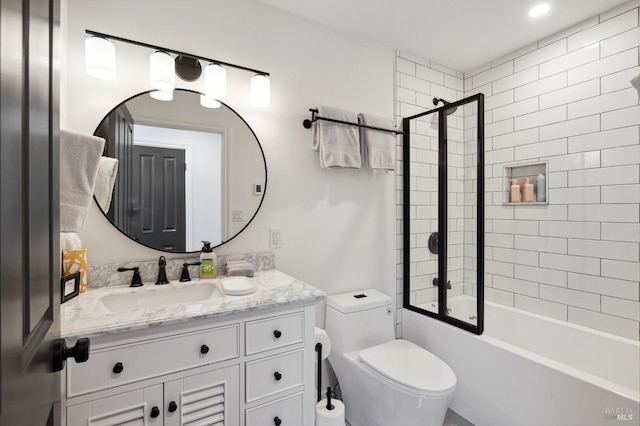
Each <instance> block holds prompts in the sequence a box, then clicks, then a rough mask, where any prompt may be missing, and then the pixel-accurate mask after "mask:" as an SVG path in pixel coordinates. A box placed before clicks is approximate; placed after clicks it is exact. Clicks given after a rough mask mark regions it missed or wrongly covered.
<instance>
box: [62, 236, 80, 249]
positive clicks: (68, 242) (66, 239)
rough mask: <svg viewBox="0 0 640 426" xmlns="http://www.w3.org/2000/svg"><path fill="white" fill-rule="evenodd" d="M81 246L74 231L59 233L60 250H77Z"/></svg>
mask: <svg viewBox="0 0 640 426" xmlns="http://www.w3.org/2000/svg"><path fill="white" fill-rule="evenodd" d="M81 248H82V241H80V237H78V234H76V233H75V232H61V233H60V251H62V250H77V249H81Z"/></svg>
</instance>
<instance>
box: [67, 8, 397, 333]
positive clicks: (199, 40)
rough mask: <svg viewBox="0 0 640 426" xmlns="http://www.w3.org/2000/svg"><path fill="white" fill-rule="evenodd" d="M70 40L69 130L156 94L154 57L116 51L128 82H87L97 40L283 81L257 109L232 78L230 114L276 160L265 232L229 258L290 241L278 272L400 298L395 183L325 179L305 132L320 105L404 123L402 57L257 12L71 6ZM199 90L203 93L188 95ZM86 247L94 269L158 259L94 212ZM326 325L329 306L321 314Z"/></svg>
mask: <svg viewBox="0 0 640 426" xmlns="http://www.w3.org/2000/svg"><path fill="white" fill-rule="evenodd" d="M62 10H63V11H66V12H67V14H66V16H65V15H63V18H62V20H63V22H62V25H63V29H62V34H63V35H65V34H66V37H67V39H66V46H65V48H64V49H63V51H64V52H65V53H66V58H64V59H63V63H62V74H63V75H62V82H63V85H62V91H63V93H64V96H63V103H62V108H61V110H62V111H61V114H62V127H63V128H66V129H70V130H75V131H80V132H85V133H92V132H93V130H94V129H95V127H96V125H97V123H99V122H100V120H101V119H102V117H103V116H104V115H105V114H106V113H107V112H108V111H109V110H110V109H111V108H112V107H113V106H115V105H116V104H118V103H119V102H121V101H122V100H123V99H125V98H128V97H129V96H132V95H133V94H135V93H137V92H141V91H145V90H148V89H149V86H148V83H147V69H148V55H149V53H150V52H149V51H147V50H145V49H141V48H139V47H134V46H129V45H125V44H122V43H116V50H117V55H118V78H117V79H116V80H115V81H101V80H96V79H93V78H91V77H89V76H88V75H87V74H86V73H85V71H84V39H85V34H84V30H85V29H92V30H95V31H100V32H105V33H108V34H113V35H118V36H121V37H126V38H132V39H136V40H139V41H142V42H148V43H152V44H157V45H161V46H166V47H169V48H174V49H177V50H183V51H187V52H193V53H195V54H200V55H203V56H209V57H213V58H216V59H220V60H223V61H227V62H232V63H237V64H240V65H245V66H249V67H255V68H258V69H262V70H265V71H268V72H270V73H271V87H272V104H271V107H269V108H266V109H259V108H253V107H251V106H250V104H249V101H248V97H249V78H250V77H251V74H249V73H245V72H241V71H234V70H229V72H228V79H229V97H228V99H227V103H228V104H229V105H230V106H231V107H232V108H234V109H235V110H236V111H237V112H238V113H239V114H240V115H242V116H243V117H244V118H245V119H246V121H247V122H248V123H249V125H250V126H251V127H252V128H253V130H254V131H255V133H256V135H257V137H258V139H259V140H260V142H261V144H262V146H263V148H264V150H265V155H266V160H267V166H268V183H267V192H266V197H265V201H264V203H263V205H262V208H261V210H260V212H259V213H258V215H257V216H256V218H255V220H254V221H253V222H252V223H251V224H250V225H249V227H248V228H247V230H245V232H243V233H242V234H241V235H240V236H239V237H237V238H235V239H234V240H232V241H230V242H229V243H227V244H225V245H224V246H223V247H221V248H220V249H218V250H216V251H217V252H218V253H241V252H249V251H262V250H268V249H269V245H268V235H269V228H278V229H280V230H281V231H282V237H283V248H281V249H278V250H276V265H277V267H278V269H280V270H282V271H284V272H285V273H288V274H290V275H293V276H295V277H297V278H299V279H302V280H304V281H306V282H308V283H309V284H312V285H314V286H316V287H318V288H320V289H322V290H325V291H326V292H328V293H337V292H341V291H347V290H355V289H358V288H363V287H374V288H378V289H380V290H383V291H385V292H386V293H387V294H390V295H392V294H393V293H394V280H395V262H394V249H395V247H394V242H395V238H394V175H393V173H385V172H372V171H369V170H366V169H363V170H349V169H345V170H322V169H320V167H319V160H318V157H317V153H316V152H314V151H312V150H311V148H310V144H311V139H310V138H311V132H310V131H309V130H306V129H304V128H303V127H302V120H303V119H304V118H307V117H309V112H308V109H309V108H311V107H314V106H316V105H319V104H325V105H331V106H335V107H339V108H343V109H347V110H351V111H354V112H368V113H372V114H376V115H380V116H384V117H392V116H393V60H394V57H393V51H392V50H390V49H388V48H385V47H380V46H378V45H374V44H371V43H369V42H366V41H363V40H359V39H356V38H353V37H346V36H343V35H340V34H337V33H336V32H335V31H332V30H330V29H328V28H325V27H323V26H320V25H317V24H314V23H312V22H308V21H305V20H302V19H300V18H296V17H293V16H291V15H288V14H286V13H284V12H281V11H278V10H276V9H272V8H270V7H268V6H265V5H263V4H259V3H254V2H252V1H245V0H235V1H233V2H229V1H225V0H188V1H169V0H139V1H135V2H131V1H127V0H112V1H108V2H105V1H100V0H67V3H66V4H65V5H64V7H63V9H62ZM178 84H179V86H180V87H186V88H192V89H196V90H197V89H198V88H200V87H201V82H197V83H192V84H189V83H178ZM81 238H82V240H83V243H84V245H85V246H86V247H87V249H88V258H89V261H90V262H93V263H110V262H129V261H134V260H149V259H154V258H157V256H159V255H160V254H161V253H160V252H157V251H154V250H149V249H146V248H144V247H140V246H138V245H136V244H135V243H133V242H132V241H130V240H128V239H127V238H125V237H123V236H122V235H120V233H119V232H117V231H115V230H114V229H112V227H111V225H110V224H109V222H108V221H107V220H106V219H105V218H104V217H103V216H102V214H100V213H99V210H98V209H97V208H95V207H92V210H91V212H90V216H89V218H88V219H87V224H86V228H85V230H84V231H83V232H82V235H81ZM318 310H319V314H318V323H319V324H321V325H322V324H324V320H323V318H324V306H323V305H319V306H318Z"/></svg>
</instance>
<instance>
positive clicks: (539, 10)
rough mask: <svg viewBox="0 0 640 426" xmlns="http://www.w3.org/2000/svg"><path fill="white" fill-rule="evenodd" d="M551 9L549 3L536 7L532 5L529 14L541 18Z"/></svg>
mask: <svg viewBox="0 0 640 426" xmlns="http://www.w3.org/2000/svg"><path fill="white" fill-rule="evenodd" d="M550 9H551V6H549V5H548V4H545V3H543V4H539V5H537V6H535V7H532V8H531V10H529V16H530V17H532V18H539V17H541V16H544V15H546V14H547V13H548V12H549V10H550Z"/></svg>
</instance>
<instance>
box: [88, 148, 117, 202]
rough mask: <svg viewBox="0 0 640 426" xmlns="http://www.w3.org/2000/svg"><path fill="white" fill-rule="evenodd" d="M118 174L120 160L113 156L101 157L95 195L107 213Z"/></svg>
mask: <svg viewBox="0 0 640 426" xmlns="http://www.w3.org/2000/svg"><path fill="white" fill-rule="evenodd" d="M117 175H118V160H116V159H115V158H111V157H100V162H99V163H98V174H97V175H96V185H95V190H94V191H93V195H95V197H96V201H97V202H98V205H99V206H100V208H101V209H102V211H103V212H105V213H107V212H108V211H109V208H110V207H111V197H112V196H113V185H114V184H115V183H116V176H117Z"/></svg>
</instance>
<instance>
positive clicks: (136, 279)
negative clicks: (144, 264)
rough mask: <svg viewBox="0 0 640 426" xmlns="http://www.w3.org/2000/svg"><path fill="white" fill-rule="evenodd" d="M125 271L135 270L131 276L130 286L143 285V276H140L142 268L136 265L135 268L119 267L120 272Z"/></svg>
mask: <svg viewBox="0 0 640 426" xmlns="http://www.w3.org/2000/svg"><path fill="white" fill-rule="evenodd" d="M125 271H133V277H131V284H130V285H129V287H140V286H142V278H140V268H139V267H137V266H134V267H133V268H122V267H120V268H118V272H125Z"/></svg>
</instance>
